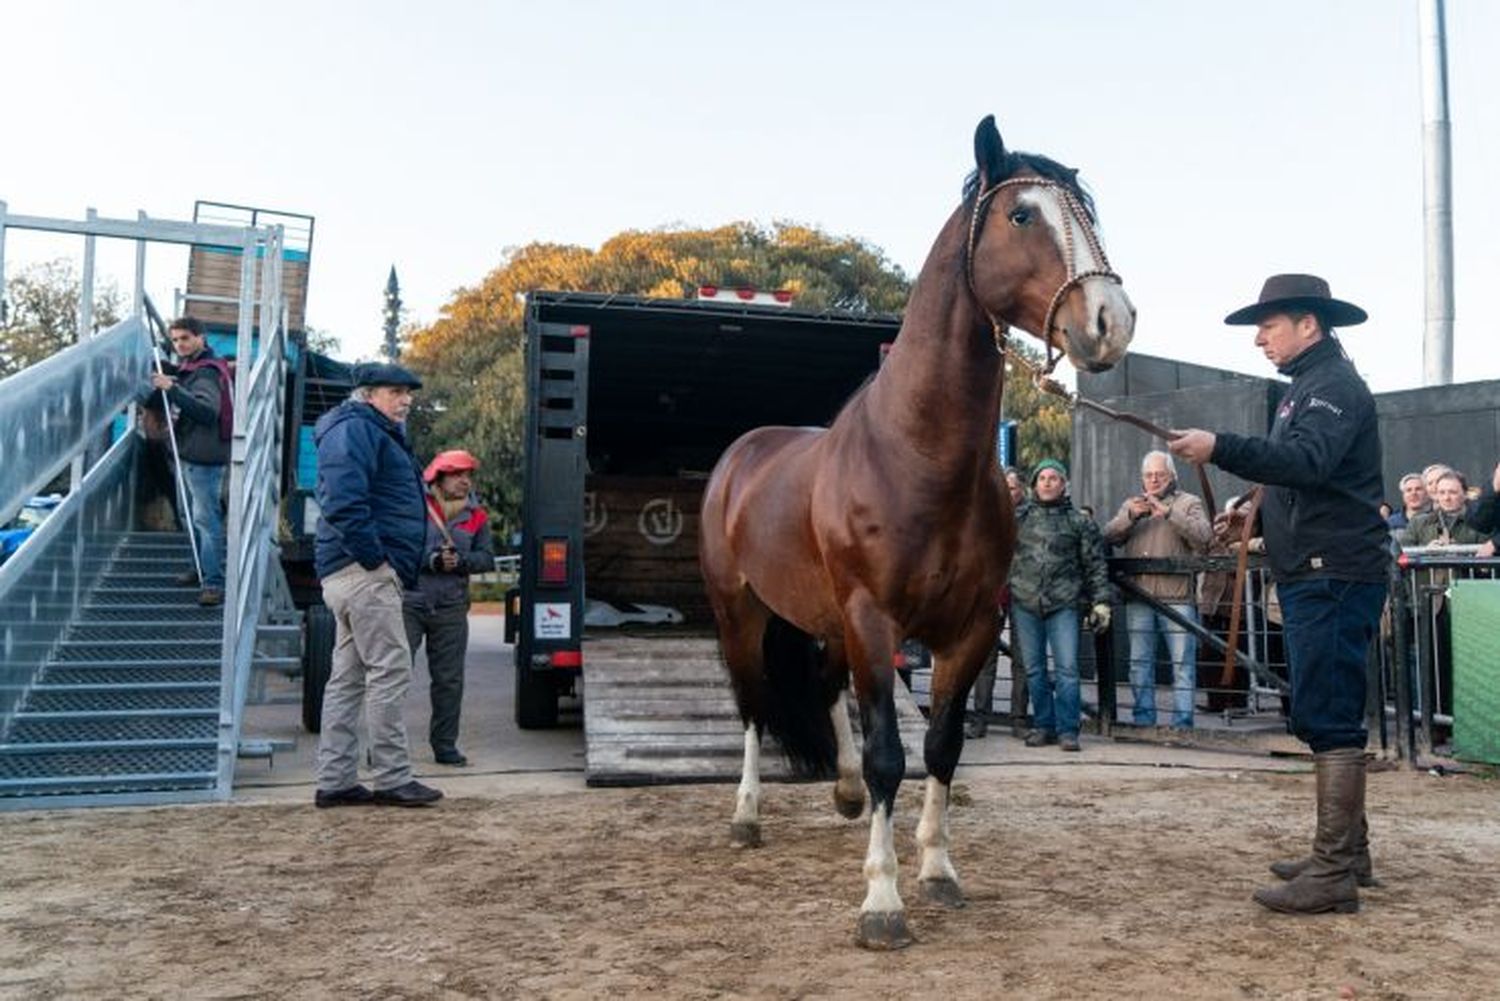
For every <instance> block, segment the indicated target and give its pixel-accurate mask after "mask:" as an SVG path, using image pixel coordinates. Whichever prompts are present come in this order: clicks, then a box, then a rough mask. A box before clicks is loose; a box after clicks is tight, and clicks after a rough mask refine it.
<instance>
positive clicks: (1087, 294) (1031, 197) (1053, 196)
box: [1016, 188, 1135, 372]
mask: <svg viewBox="0 0 1500 1001" xmlns="http://www.w3.org/2000/svg"><path fill="white" fill-rule="evenodd" d="M1016 201H1017V202H1018V203H1021V204H1025V205H1029V206H1031V207H1032V208H1034V209H1035V210H1036V211H1037V212H1040V213H1041V216H1042V218H1043V219H1044V220H1046V223H1047V227H1048V228H1049V229H1051V230H1052V236H1053V239H1054V240H1056V241H1057V253H1058V256H1060V257H1061V258H1062V259H1063V261H1064V262H1066V261H1067V259H1068V242H1069V240H1071V241H1072V245H1073V265H1072V271H1071V272H1069V274H1068V277H1069V278H1072V277H1073V276H1074V275H1079V274H1083V273H1085V272H1088V271H1108V270H1109V268H1108V266H1107V264H1108V262H1106V261H1102V260H1100V259H1099V258H1098V257H1097V256H1096V255H1095V254H1094V241H1093V240H1091V239H1090V238H1089V237H1090V232H1089V230H1087V229H1085V227H1086V226H1087V225H1088V221H1087V220H1086V219H1080V218H1079V217H1078V216H1077V215H1076V214H1075V213H1073V212H1071V211H1069V210H1068V209H1067V208H1066V207H1065V206H1064V205H1063V202H1062V198H1061V197H1060V196H1059V195H1058V193H1057V192H1056V191H1054V190H1052V189H1051V188H1025V189H1023V190H1022V191H1021V193H1020V194H1019V195H1018V196H1017V197H1016ZM1069 295H1070V296H1078V295H1082V296H1083V299H1084V301H1083V306H1084V308H1083V313H1082V315H1083V317H1085V320H1084V324H1083V326H1082V329H1076V330H1075V329H1072V328H1071V327H1069V328H1068V329H1067V351H1068V357H1069V358H1070V359H1071V360H1072V362H1073V364H1074V365H1075V366H1077V367H1078V368H1081V369H1084V370H1086V371H1090V372H1095V371H1102V370H1103V369H1106V368H1109V367H1110V366H1111V365H1113V364H1114V363H1115V362H1117V361H1119V360H1120V359H1121V358H1122V357H1124V355H1125V349H1126V348H1127V347H1129V345H1130V339H1131V337H1132V336H1134V334H1135V307H1134V306H1132V305H1131V303H1130V297H1129V296H1127V295H1126V294H1125V290H1124V289H1123V288H1121V287H1120V283H1119V282H1117V281H1115V280H1113V279H1111V278H1085V279H1084V280H1083V281H1082V282H1081V283H1080V284H1079V286H1078V288H1076V289H1074V290H1073V291H1072V292H1070V293H1069ZM1058 312H1059V319H1061V316H1062V314H1063V313H1064V312H1066V310H1065V309H1059V311H1058ZM1042 337H1043V339H1049V338H1050V337H1051V331H1042Z"/></svg>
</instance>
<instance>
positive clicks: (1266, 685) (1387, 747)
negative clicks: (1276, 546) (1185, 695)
mask: <svg viewBox="0 0 1500 1001" xmlns="http://www.w3.org/2000/svg"><path fill="white" fill-rule="evenodd" d="M1475 548H1476V547H1472V546H1470V547H1462V546H1452V547H1445V548H1441V549H1438V548H1427V549H1410V550H1407V551H1406V552H1405V553H1404V555H1403V557H1402V559H1401V560H1400V561H1399V563H1398V564H1397V565H1395V566H1394V567H1393V570H1392V577H1391V582H1390V595H1389V598H1388V600H1387V606H1386V611H1385V613H1384V615H1383V616H1382V620H1381V627H1380V631H1379V634H1378V637H1377V641H1376V642H1375V643H1373V644H1372V645H1371V649H1370V654H1369V658H1368V682H1369V684H1368V697H1367V702H1366V706H1367V711H1366V717H1367V724H1368V726H1369V728H1370V732H1371V740H1372V744H1375V745H1378V747H1379V748H1380V749H1381V750H1382V751H1384V752H1385V753H1387V754H1388V755H1390V756H1393V757H1398V758H1400V759H1402V760H1405V761H1410V762H1414V763H1415V762H1420V761H1423V760H1425V759H1427V758H1429V757H1431V756H1432V755H1434V754H1438V755H1447V754H1451V753H1452V747H1451V742H1450V738H1451V734H1452V728H1453V724H1454V715H1453V714H1454V705H1453V699H1452V692H1453V684H1452V678H1453V657H1452V644H1451V642H1450V639H1449V617H1448V610H1447V597H1446V596H1447V593H1448V590H1449V588H1450V586H1451V585H1452V583H1453V582H1454V581H1455V580H1469V579H1476V578H1493V577H1496V576H1500V559H1494V558H1490V559H1484V558H1479V557H1476V556H1475V555H1473V552H1474V549H1475ZM1109 563H1110V572H1111V577H1112V578H1113V580H1114V581H1115V583H1116V585H1117V586H1118V588H1119V590H1120V594H1121V598H1122V603H1121V604H1122V605H1123V603H1124V602H1140V603H1143V604H1146V605H1149V606H1150V607H1151V608H1152V609H1154V610H1156V611H1158V612H1160V613H1161V614H1162V615H1164V616H1166V617H1167V618H1168V619H1170V620H1172V621H1173V622H1174V623H1176V624H1177V625H1179V626H1180V627H1181V628H1183V629H1185V630H1187V631H1188V632H1190V633H1191V634H1192V635H1194V636H1195V637H1196V638H1197V640H1198V655H1197V657H1196V658H1195V669H1196V678H1195V683H1194V708H1195V713H1194V726H1195V728H1197V729H1200V730H1203V729H1213V728H1223V727H1226V726H1233V725H1235V723H1236V721H1238V720H1243V719H1256V720H1260V721H1263V722H1268V723H1270V724H1272V725H1273V726H1274V725H1275V724H1276V723H1277V722H1284V721H1285V718H1286V716H1287V714H1288V712H1289V707H1290V701H1289V689H1288V685H1287V678H1288V677H1289V675H1288V668H1287V660H1286V652H1285V646H1284V644H1283V642H1282V635H1281V615H1280V609H1279V606H1278V604H1277V601H1276V589H1275V585H1274V584H1273V583H1272V582H1271V581H1270V579H1269V577H1268V575H1267V573H1266V570H1265V568H1264V564H1263V560H1262V557H1260V556H1258V555H1256V556H1252V557H1250V563H1249V568H1248V573H1247V575H1246V579H1245V583H1244V590H1243V592H1242V599H1241V600H1242V620H1241V627H1240V632H1239V638H1238V642H1237V643H1236V647H1237V653H1236V657H1235V662H1234V667H1233V669H1232V670H1231V671H1230V672H1228V674H1227V676H1226V674H1225V672H1224V660H1225V657H1224V652H1225V650H1226V646H1227V643H1226V639H1227V632H1228V619H1229V608H1228V604H1227V602H1228V601H1229V597H1228V595H1227V594H1226V595H1225V596H1224V597H1223V598H1222V599H1221V600H1219V601H1217V602H1208V603H1207V604H1206V606H1205V607H1203V608H1199V609H1197V610H1195V611H1194V612H1193V614H1191V615H1186V616H1185V615H1182V614H1180V613H1179V612H1178V610H1177V609H1175V608H1173V607H1172V606H1170V605H1165V604H1163V603H1162V602H1159V601H1157V600H1156V599H1154V598H1152V597H1151V596H1150V595H1148V594H1146V593H1144V592H1143V591H1142V590H1141V589H1140V588H1138V587H1137V586H1135V584H1134V583H1133V581H1132V578H1133V577H1135V576H1136V575H1138V574H1142V573H1192V574H1194V575H1195V576H1197V578H1198V579H1199V580H1200V581H1201V580H1202V578H1203V577H1204V576H1205V575H1228V576H1229V577H1230V578H1231V579H1232V576H1233V573H1234V560H1233V559H1232V558H1231V557H1227V556H1206V557H1187V558H1180V559H1151V560H1141V559H1127V558H1112V559H1111V560H1110V561H1109ZM1198 590H1199V589H1195V593H1198ZM1205 611H1206V614H1204V612H1205ZM1130 640H1131V637H1130V626H1129V617H1128V615H1126V614H1125V609H1124V608H1123V607H1118V606H1117V608H1116V614H1115V616H1114V621H1113V624H1112V627H1111V631H1110V634H1109V636H1108V637H1106V638H1104V639H1103V640H1101V641H1097V642H1095V643H1094V644H1092V646H1093V647H1094V658H1093V660H1094V665H1093V668H1094V670H1093V673H1094V676H1095V680H1096V683H1097V686H1098V687H1097V694H1098V712H1099V721H1100V728H1101V730H1102V731H1104V732H1111V731H1113V730H1115V729H1116V728H1121V727H1128V726H1133V725H1134V722H1133V721H1134V719H1135V713H1134V709H1135V693H1134V692H1133V691H1132V686H1131V683H1130V672H1129V664H1130V645H1131V644H1130ZM1083 646H1084V648H1085V649H1087V648H1088V647H1089V646H1090V644H1088V643H1085V644H1084V645H1083ZM1151 680H1152V690H1151V692H1150V696H1151V697H1153V698H1154V699H1155V701H1156V704H1157V713H1156V715H1157V718H1158V720H1159V721H1160V722H1161V725H1163V726H1165V725H1168V723H1169V721H1170V718H1171V710H1170V706H1171V704H1172V696H1171V690H1172V682H1173V668H1172V663H1171V658H1170V654H1169V651H1168V650H1167V649H1166V647H1165V644H1164V643H1163V644H1160V645H1158V646H1157V647H1156V649H1155V650H1154V651H1153V654H1152V670H1151ZM1458 708H1459V711H1462V710H1463V707H1462V706H1459V707H1458Z"/></svg>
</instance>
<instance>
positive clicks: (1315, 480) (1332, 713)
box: [1170, 275, 1391, 914]
mask: <svg viewBox="0 0 1500 1001" xmlns="http://www.w3.org/2000/svg"><path fill="white" fill-rule="evenodd" d="M1366 318H1367V317H1366V314H1365V311H1364V310H1362V309H1360V308H1359V307H1358V306H1355V305H1353V304H1352V303H1348V302H1343V301H1342V300H1339V299H1335V298H1333V297H1332V296H1331V295H1329V290H1328V283H1327V282H1326V281H1324V280H1323V279H1321V278H1317V277H1314V276H1312V275H1275V276H1273V277H1271V278H1269V279H1267V280H1266V283H1265V286H1264V288H1262V290H1261V294H1260V299H1259V301H1257V302H1255V303H1254V304H1252V305H1249V306H1246V307H1245V308H1243V309H1240V310H1236V311H1235V312H1233V313H1231V314H1229V316H1227V317H1225V318H1224V322H1225V323H1228V324H1231V325H1247V326H1254V327H1256V335H1255V344H1256V346H1257V347H1259V348H1261V349H1262V350H1263V351H1264V352H1265V354H1266V357H1267V358H1268V359H1269V360H1270V361H1271V363H1272V364H1273V365H1275V366H1276V368H1277V371H1279V372H1280V373H1281V374H1282V375H1287V376H1290V377H1291V379H1292V384H1291V386H1290V387H1289V388H1288V389H1287V393H1286V396H1285V397H1284V398H1283V399H1282V402H1281V405H1280V406H1279V407H1278V408H1277V411H1276V420H1275V422H1274V423H1273V424H1272V425H1271V432H1270V434H1269V435H1267V436H1266V437H1264V438H1254V437H1248V436H1244V435H1236V434H1227V433H1221V434H1217V435H1216V434H1214V433H1213V432H1210V431H1202V430H1199V429H1196V428H1194V429H1192V430H1189V431H1184V432H1181V433H1180V434H1179V435H1178V436H1177V437H1176V438H1175V439H1174V440H1173V441H1172V442H1171V443H1170V448H1171V450H1172V452H1173V453H1174V454H1176V455H1178V456H1181V457H1182V458H1185V459H1188V460H1190V461H1192V462H1197V463H1203V462H1212V463H1213V464H1214V465H1216V466H1218V467H1219V468H1221V469H1224V470H1227V471H1229V472H1231V473H1234V474H1236V475H1237V476H1241V477H1244V478H1245V479H1247V480H1252V481H1255V482H1258V483H1262V484H1264V485H1265V494H1264V497H1263V500H1262V503H1261V525H1262V530H1263V535H1264V537H1265V543H1266V555H1267V559H1268V563H1269V565H1270V569H1271V575H1272V576H1273V577H1274V578H1275V579H1276V584H1277V590H1278V593H1279V595H1280V599H1281V611H1282V616H1283V622H1284V628H1285V638H1286V647H1287V659H1288V661H1289V662H1290V666H1291V681H1292V732H1293V733H1295V734H1296V735H1297V736H1298V737H1299V738H1301V739H1302V740H1304V741H1306V742H1307V744H1308V746H1309V747H1311V748H1312V751H1313V762H1314V768H1315V770H1316V774H1317V797H1318V813H1317V817H1318V822H1317V832H1316V834H1315V836H1314V838H1313V849H1312V855H1311V856H1310V857H1307V858H1302V859H1296V860H1289V861H1285V862H1278V863H1276V864H1274V865H1272V866H1271V871H1272V872H1274V873H1275V874H1276V875H1277V876H1279V877H1281V878H1282V879H1285V880H1287V881H1288V882H1286V883H1285V884H1284V885H1278V886H1274V887H1267V888H1265V889H1261V890H1257V891H1256V893H1255V899H1256V901H1257V902H1258V903H1260V904H1262V905H1264V906H1266V907H1269V908H1271V909H1272V910H1277V911H1285V912H1290V913H1297V914H1311V913H1317V912H1322V911H1341V912H1350V911H1356V910H1358V909H1359V892H1358V890H1357V889H1356V885H1363V886H1370V885H1374V883H1375V878H1374V876H1373V874H1372V873H1371V868H1370V851H1369V840H1368V835H1369V828H1368V825H1367V823H1366V821H1365V761H1364V748H1365V742H1366V740H1367V739H1368V733H1367V732H1366V729H1365V717H1364V712H1365V656H1366V653H1367V651H1368V649H1369V646H1370V641H1371V640H1372V639H1373V638H1374V636H1375V631H1376V628H1377V626H1378V625H1379V621H1380V611H1381V608H1382V606H1383V604H1384V601H1385V594H1386V586H1387V575H1388V573H1389V571H1390V566H1391V552H1390V534H1389V530H1388V528H1387V526H1386V524H1385V521H1384V519H1382V518H1381V517H1380V497H1381V482H1380V478H1381V468H1380V434H1379V430H1378V428H1377V425H1376V419H1375V400H1374V398H1373V397H1372V396H1371V395H1370V390H1369V387H1367V386H1366V385H1365V382H1364V380H1363V379H1361V378H1360V377H1359V373H1358V372H1356V371H1355V370H1354V365H1353V363H1351V362H1350V361H1349V359H1348V357H1347V356H1346V355H1345V354H1344V350H1343V347H1342V345H1340V344H1339V342H1338V340H1337V339H1336V338H1335V337H1334V336H1333V328H1334V327H1346V326H1353V325H1354V324H1358V323H1363V322H1364V321H1365V319H1366Z"/></svg>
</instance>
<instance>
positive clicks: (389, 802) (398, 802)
mask: <svg viewBox="0 0 1500 1001" xmlns="http://www.w3.org/2000/svg"><path fill="white" fill-rule="evenodd" d="M442 798H443V794H442V792H440V791H439V790H437V789H434V788H432V787H431V786H424V785H423V784H422V783H420V782H418V781H417V780H416V779H412V780H411V781H410V782H408V783H406V785H404V786H397V787H396V788H394V789H376V790H375V802H376V803H378V804H380V805H381V806H426V805H427V804H428V803H436V802H437V801H438V800H440V799H442Z"/></svg>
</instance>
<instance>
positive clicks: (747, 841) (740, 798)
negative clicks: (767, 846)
mask: <svg viewBox="0 0 1500 1001" xmlns="http://www.w3.org/2000/svg"><path fill="white" fill-rule="evenodd" d="M729 843H730V844H732V845H734V846H735V847H736V848H759V847H760V734H759V733H758V732H757V731H756V728H755V724H753V723H752V724H750V725H749V726H747V727H745V761H744V766H743V768H742V769H741V771H740V788H739V791H738V792H736V793H735V796H734V819H733V820H732V821H730V822H729Z"/></svg>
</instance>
